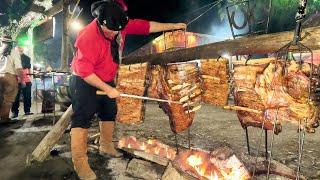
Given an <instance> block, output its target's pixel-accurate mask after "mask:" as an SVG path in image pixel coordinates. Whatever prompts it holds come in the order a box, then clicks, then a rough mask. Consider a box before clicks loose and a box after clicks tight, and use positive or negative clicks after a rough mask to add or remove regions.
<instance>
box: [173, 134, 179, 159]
mask: <svg viewBox="0 0 320 180" xmlns="http://www.w3.org/2000/svg"><path fill="white" fill-rule="evenodd" d="M174 138H175V142H176V150H177V154H178V153H179V144H178V137H177V133H174Z"/></svg>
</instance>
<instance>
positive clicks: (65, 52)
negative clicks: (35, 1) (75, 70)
mask: <svg viewBox="0 0 320 180" xmlns="http://www.w3.org/2000/svg"><path fill="white" fill-rule="evenodd" d="M68 6H69V1H68V0H63V10H62V12H63V20H62V26H63V27H62V43H61V65H60V69H61V70H62V71H68V69H69V65H68V60H69V48H68V46H69V44H70V43H69V29H70V28H69V18H70V15H69V10H68Z"/></svg>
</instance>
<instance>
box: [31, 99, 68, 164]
mask: <svg viewBox="0 0 320 180" xmlns="http://www.w3.org/2000/svg"><path fill="white" fill-rule="evenodd" d="M72 113H73V111H72V106H71V105H70V106H69V108H68V109H67V111H66V112H64V114H63V115H62V116H61V118H60V119H59V121H58V122H57V123H56V124H55V125H54V126H53V128H52V129H51V130H50V131H49V133H48V134H47V135H46V136H45V137H44V138H43V139H42V141H41V142H40V144H39V145H38V146H37V147H36V149H35V150H34V151H33V152H32V154H31V157H29V160H27V162H29V163H31V162H33V161H38V162H43V161H44V160H45V159H46V158H47V157H48V155H49V153H50V151H51V149H52V148H53V147H54V145H55V144H56V143H57V142H58V141H59V140H60V138H61V137H62V135H63V134H64V131H65V130H66V129H67V127H68V125H69V123H70V120H71V115H72Z"/></svg>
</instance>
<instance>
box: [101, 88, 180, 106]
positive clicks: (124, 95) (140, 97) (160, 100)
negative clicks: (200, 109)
mask: <svg viewBox="0 0 320 180" xmlns="http://www.w3.org/2000/svg"><path fill="white" fill-rule="evenodd" d="M97 95H107V94H106V93H105V92H103V91H97ZM120 96H121V97H129V98H135V99H143V100H150V101H158V102H166V103H176V104H181V103H180V102H178V101H170V100H164V99H157V98H150V97H144V96H136V95H131V94H123V93H121V94H120Z"/></svg>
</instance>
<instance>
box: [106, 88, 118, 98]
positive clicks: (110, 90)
mask: <svg viewBox="0 0 320 180" xmlns="http://www.w3.org/2000/svg"><path fill="white" fill-rule="evenodd" d="M104 91H105V92H106V93H107V96H108V97H109V98H112V99H113V98H117V97H120V92H119V91H118V90H117V89H116V88H108V89H106V90H104Z"/></svg>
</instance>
